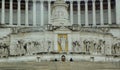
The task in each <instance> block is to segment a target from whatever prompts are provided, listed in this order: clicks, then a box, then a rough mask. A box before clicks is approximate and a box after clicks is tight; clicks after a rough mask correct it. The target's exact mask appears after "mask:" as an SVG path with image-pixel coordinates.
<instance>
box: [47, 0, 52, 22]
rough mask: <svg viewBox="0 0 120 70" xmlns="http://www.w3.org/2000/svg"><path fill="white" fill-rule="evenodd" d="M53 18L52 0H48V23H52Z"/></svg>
mask: <svg viewBox="0 0 120 70" xmlns="http://www.w3.org/2000/svg"><path fill="white" fill-rule="evenodd" d="M50 19H51V0H48V24H50V22H51V21H50Z"/></svg>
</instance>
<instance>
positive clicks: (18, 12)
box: [17, 0, 21, 25]
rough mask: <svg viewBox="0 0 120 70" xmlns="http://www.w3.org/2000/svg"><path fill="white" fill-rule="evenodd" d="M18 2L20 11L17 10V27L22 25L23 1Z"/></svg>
mask: <svg viewBox="0 0 120 70" xmlns="http://www.w3.org/2000/svg"><path fill="white" fill-rule="evenodd" d="M17 1H18V9H17V23H18V24H17V25H21V6H20V4H21V0H17Z"/></svg>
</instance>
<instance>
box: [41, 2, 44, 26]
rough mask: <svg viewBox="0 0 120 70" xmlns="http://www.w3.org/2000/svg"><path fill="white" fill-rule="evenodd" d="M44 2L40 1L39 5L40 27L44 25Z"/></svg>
mask: <svg viewBox="0 0 120 70" xmlns="http://www.w3.org/2000/svg"><path fill="white" fill-rule="evenodd" d="M43 3H44V1H41V4H40V10H41V15H40V16H41V26H43V24H44V11H43V10H44V6H43V5H44V4H43Z"/></svg>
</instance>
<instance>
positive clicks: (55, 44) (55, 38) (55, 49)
mask: <svg viewBox="0 0 120 70" xmlns="http://www.w3.org/2000/svg"><path fill="white" fill-rule="evenodd" d="M54 51H55V52H58V36H57V34H54Z"/></svg>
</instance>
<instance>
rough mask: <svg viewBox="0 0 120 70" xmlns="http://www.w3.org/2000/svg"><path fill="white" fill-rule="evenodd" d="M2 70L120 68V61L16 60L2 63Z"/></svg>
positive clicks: (92, 69)
mask: <svg viewBox="0 0 120 70" xmlns="http://www.w3.org/2000/svg"><path fill="white" fill-rule="evenodd" d="M0 70H120V63H109V62H16V63H0Z"/></svg>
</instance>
